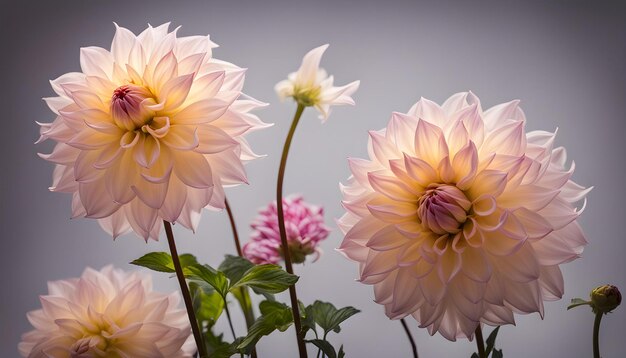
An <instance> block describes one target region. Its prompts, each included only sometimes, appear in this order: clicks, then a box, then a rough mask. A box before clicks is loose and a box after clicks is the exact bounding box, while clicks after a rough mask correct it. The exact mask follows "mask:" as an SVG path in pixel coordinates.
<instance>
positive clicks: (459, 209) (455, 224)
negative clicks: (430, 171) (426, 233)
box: [417, 184, 472, 235]
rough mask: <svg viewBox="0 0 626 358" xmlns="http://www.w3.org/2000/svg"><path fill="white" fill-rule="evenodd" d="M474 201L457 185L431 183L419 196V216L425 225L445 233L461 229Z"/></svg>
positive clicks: (453, 232) (435, 231)
mask: <svg viewBox="0 0 626 358" xmlns="http://www.w3.org/2000/svg"><path fill="white" fill-rule="evenodd" d="M471 207H472V203H471V202H470V201H469V200H468V199H467V197H466V196H465V194H464V193H463V192H462V191H461V190H460V189H459V188H457V187H456V186H454V185H448V184H431V185H429V186H428V187H427V188H426V192H425V193H424V194H423V195H422V196H421V197H420V198H419V200H418V207H417V216H418V218H419V220H420V221H421V224H422V226H423V227H425V228H427V229H429V230H431V231H432V232H434V233H436V234H439V235H445V234H455V233H457V232H459V231H461V228H462V226H463V223H465V220H467V213H468V211H469V210H470V208H471Z"/></svg>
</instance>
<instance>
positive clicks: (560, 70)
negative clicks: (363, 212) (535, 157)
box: [0, 0, 626, 358]
mask: <svg viewBox="0 0 626 358" xmlns="http://www.w3.org/2000/svg"><path fill="white" fill-rule="evenodd" d="M625 10H626V8H625V7H624V6H623V5H621V4H620V2H618V1H595V2H593V3H592V2H584V1H563V2H556V1H552V2H544V1H542V2H539V1H533V2H511V1H472V2H469V1H440V2H435V1H431V2H421V1H420V2H418V1H404V2H402V1H373V0H363V1H356V0H355V1H345V2H339V1H332V0H322V1H307V2H297V1H282V0H271V1H263V2H262V1H219V2H218V1H211V2H204V1H176V2H174V1H117V0H109V1H100V2H96V1H84V0H80V1H79V0H76V1H74V0H72V1H63V2H60V1H58V2H57V1H55V2H53V1H42V2H35V1H20V2H18V1H12V2H2V3H1V4H0V14H1V15H0V44H2V50H3V51H2V54H1V55H0V65H1V67H0V71H1V73H2V76H1V77H0V78H1V80H2V82H1V85H0V96H1V97H0V98H2V108H3V111H2V112H3V115H2V116H3V119H2V128H3V130H2V131H0V135H1V136H2V138H1V140H0V146H1V147H0V148H1V153H3V155H2V156H0V161H1V168H2V174H1V175H0V184H1V187H2V189H1V192H0V193H1V195H2V200H0V203H1V205H2V207H1V211H2V215H1V216H0V217H1V220H2V221H1V224H2V234H1V236H2V238H1V240H2V249H1V250H0V255H1V256H0V257H1V259H0V287H1V289H0V356H2V357H17V356H18V354H17V349H16V346H17V343H18V342H19V340H20V335H21V334H22V333H24V332H26V331H28V330H30V329H31V327H30V325H29V324H28V322H27V320H26V316H25V314H26V312H27V311H30V310H33V309H37V308H39V307H40V304H39V301H38V295H42V294H45V293H46V292H47V289H46V282H47V281H48V280H57V279H62V278H67V277H76V276H79V275H80V274H81V272H82V271H83V269H84V268H85V267H86V266H91V267H94V268H98V269H99V268H101V267H102V266H104V265H107V264H109V263H113V264H115V265H116V266H118V267H121V268H124V269H136V268H135V267H133V266H131V265H128V262H130V261H132V260H133V259H135V258H137V257H139V256H141V255H143V254H144V253H146V252H148V251H166V250H167V243H166V240H165V239H164V237H163V238H162V239H161V241H159V242H149V243H148V244H146V243H145V242H144V241H143V240H142V239H139V238H137V237H134V236H133V235H127V236H124V237H120V238H118V239H117V240H116V241H115V242H114V241H113V240H111V238H110V237H108V236H107V234H106V233H105V232H104V231H102V230H101V229H100V228H99V226H98V224H97V223H96V222H95V221H92V220H86V219H78V220H71V221H70V220H69V216H70V196H69V195H64V194H58V193H50V192H48V190H47V188H48V186H49V185H50V183H51V175H52V169H53V165H52V164H51V163H48V162H45V161H44V160H41V159H40V158H38V157H37V154H36V153H37V152H44V153H48V152H50V150H51V148H52V144H53V143H52V142H46V143H44V144H40V145H37V146H35V145H33V142H34V141H35V140H36V139H37V137H38V126H37V125H36V124H35V121H40V122H51V121H52V120H53V119H54V116H53V114H52V112H50V110H49V109H48V108H47V107H46V105H45V103H44V102H43V101H42V100H41V98H42V97H47V96H51V95H53V91H52V89H51V88H50V85H49V83H48V80H50V79H54V78H56V77H58V76H59V75H61V74H63V73H66V72H71V71H77V70H79V69H80V67H79V48H80V47H82V46H92V45H94V46H101V47H105V48H109V46H110V43H111V40H112V38H113V34H114V26H113V21H115V22H117V23H118V24H120V25H121V26H124V27H127V28H129V29H130V30H132V31H134V32H135V33H139V32H140V31H142V30H143V29H144V28H145V27H146V25H147V23H150V24H152V25H159V24H161V23H164V22H168V21H171V22H172V26H173V27H177V26H182V28H181V29H180V31H179V35H183V36H187V35H196V34H211V39H212V40H214V41H215V42H217V43H218V44H220V46H221V47H219V48H218V49H215V50H214V56H215V57H217V58H219V59H223V60H226V61H230V62H233V63H235V64H237V65H239V66H241V67H246V68H248V69H249V70H248V73H247V80H246V85H245V89H244V90H245V92H246V93H247V94H249V95H251V96H253V97H256V98H258V99H260V100H262V101H265V102H269V103H271V106H269V107H268V108H266V109H264V110H262V111H260V112H259V115H260V117H261V118H262V119H263V120H264V121H266V122H273V123H275V126H274V127H272V128H269V129H267V130H264V131H261V132H257V133H254V134H252V135H251V136H249V140H250V142H251V144H252V147H253V148H254V149H255V151H256V152H258V153H264V154H267V157H266V158H264V159H261V160H257V161H254V162H252V163H250V164H249V165H248V167H247V169H248V176H249V180H250V183H251V184H250V185H249V186H241V187H237V188H232V189H228V190H227V196H228V199H229V200H230V203H231V205H232V207H233V209H234V211H235V215H236V219H237V224H238V226H239V230H240V234H241V236H242V237H243V241H247V239H248V237H249V233H250V228H249V223H250V221H251V220H252V219H253V217H254V216H255V215H256V212H257V209H258V208H259V207H261V206H264V205H266V204H267V203H268V202H269V201H271V200H272V199H273V198H274V191H275V180H276V172H277V168H278V162H279V158H280V150H281V145H282V142H283V140H284V137H285V135H286V133H287V130H288V126H289V123H290V120H291V118H292V116H293V112H294V110H295V105H294V104H293V103H290V102H288V103H280V102H279V101H278V100H277V98H276V95H275V94H274V91H273V86H274V84H275V83H276V82H278V81H280V80H282V79H283V78H285V77H286V75H287V73H289V72H291V71H295V70H296V69H297V68H298V66H299V64H300V61H301V58H302V56H303V55H304V54H305V53H306V52H307V51H308V50H310V49H312V48H313V47H316V46H318V45H321V44H324V43H330V45H331V46H330V48H329V49H328V51H327V52H326V55H325V56H324V58H323V61H322V65H323V67H325V68H326V69H327V70H328V71H329V72H330V73H331V74H334V75H335V83H336V84H339V85H343V84H346V83H348V82H350V81H353V80H356V79H360V80H361V88H360V89H359V91H358V92H357V93H356V95H355V100H356V102H357V106H356V107H339V108H336V109H335V110H334V111H333V113H332V115H331V117H330V120H329V121H328V122H327V123H326V124H324V125H321V124H320V122H319V120H318V119H317V114H316V113H314V111H313V110H310V109H309V110H307V111H306V112H305V114H304V117H303V120H302V121H301V124H300V127H299V128H298V131H297V133H296V136H295V142H294V144H293V147H292V148H293V149H292V152H291V155H290V161H289V164H288V167H287V175H286V179H285V180H286V185H285V192H286V194H288V193H295V192H298V193H302V194H304V197H305V199H306V200H307V201H310V202H313V203H316V204H319V205H323V206H324V207H325V209H326V219H327V224H328V225H330V226H332V227H335V224H334V220H335V219H336V218H338V217H340V216H341V215H342V213H343V210H342V208H341V206H340V193H339V189H338V183H339V182H341V181H345V179H346V178H347V177H348V175H349V171H348V166H347V162H346V158H347V157H365V156H366V143H367V131H368V130H370V129H379V128H382V127H384V126H385V125H386V123H387V121H388V119H389V117H390V114H391V112H392V111H402V112H405V111H406V110H408V109H409V107H410V106H411V105H412V104H413V103H415V102H416V101H417V100H418V99H419V98H420V97H421V96H423V97H426V98H429V99H432V100H434V101H436V102H438V103H442V102H443V101H444V100H445V99H446V98H447V97H449V96H450V95H452V94H453V93H456V92H459V91H466V90H472V91H474V92H475V93H476V94H477V95H478V96H479V97H480V99H481V101H482V104H483V108H488V107H491V106H493V105H496V104H498V103H501V102H505V101H509V100H512V99H520V100H521V101H522V108H523V109H524V111H525V113H526V115H527V118H528V123H527V129H528V130H534V129H544V130H550V131H552V130H554V129H555V128H557V127H558V128H559V133H558V136H557V144H558V145H563V146H565V147H566V148H567V150H568V154H569V158H570V160H571V159H575V160H576V164H577V167H576V172H575V174H574V180H575V181H577V182H578V183H580V184H582V185H585V186H592V185H593V186H595V189H594V190H593V191H592V192H591V194H590V195H589V202H588V206H587V210H586V212H585V213H584V214H583V215H582V217H581V219H580V222H581V224H582V226H583V228H584V229H585V231H586V233H587V235H588V240H589V245H588V247H587V248H586V249H585V252H584V254H583V257H582V258H581V259H579V260H576V261H574V262H572V263H569V264H566V265H564V266H562V270H563V273H564V278H565V296H564V297H563V299H562V300H561V301H557V302H551V303H547V304H546V314H545V319H544V320H541V318H540V317H539V315H538V314H534V315H528V316H518V317H517V326H515V327H514V326H505V327H502V329H501V330H500V335H499V337H498V346H500V347H502V348H503V349H504V354H505V356H507V357H589V356H591V333H592V321H593V315H592V313H591V312H590V310H587V309H577V310H573V311H571V312H566V306H567V304H568V303H569V300H570V299H571V298H573V297H583V298H584V297H586V296H587V294H588V292H589V290H590V289H591V288H593V287H595V286H597V285H600V284H604V283H612V284H615V285H617V286H619V287H621V288H622V291H626V259H625V255H626V235H624V227H623V226H622V225H624V217H625V216H626V190H624V189H623V188H624V178H625V177H626V160H625V159H624V158H625V155H626V141H625V140H624V133H625V132H626V124H625V119H626V118H624V109H623V108H624V103H625V98H626V22H625V21H624V18H625V17H624V15H626V11H625ZM175 235H176V238H177V242H178V245H179V251H180V252H193V253H194V254H196V255H197V256H198V257H199V258H200V259H201V260H204V261H205V262H208V263H210V264H212V265H217V264H218V263H219V262H220V261H221V260H222V258H223V255H224V254H226V253H231V254H232V253H234V252H235V249H234V246H233V243H232V238H231V232H230V228H229V225H228V220H227V216H226V214H225V213H224V212H209V211H205V213H204V215H203V218H202V221H201V224H200V227H199V229H198V231H197V232H196V233H195V234H193V233H192V232H189V231H186V230H184V229H183V228H180V227H176V228H175ZM341 239H342V236H341V233H340V232H339V230H338V229H336V227H335V230H334V231H333V233H332V234H331V236H330V237H329V239H328V240H327V241H326V242H324V243H323V245H322V247H323V249H324V251H325V254H324V255H323V257H322V258H321V259H320V260H319V261H318V262H316V263H307V264H306V265H304V266H302V265H300V266H297V267H296V271H297V272H296V273H297V274H299V275H300V276H301V279H300V282H299V285H298V291H299V296H300V299H301V300H302V301H304V302H305V303H311V302H313V300H315V299H321V300H324V301H330V302H333V303H334V304H335V305H337V306H346V305H352V306H355V307H357V308H359V309H361V310H362V312H361V313H360V314H358V315H356V316H354V317H353V318H351V319H350V320H348V321H347V322H346V323H345V324H344V325H343V326H342V328H343V329H342V332H341V334H340V335H331V338H330V339H331V341H333V342H334V343H336V344H337V346H338V345H339V344H340V343H341V344H343V345H344V347H345V350H346V352H347V356H348V357H383V356H384V357H409V356H410V346H409V344H408V341H407V339H406V336H405V333H404V331H403V330H402V327H401V325H400V323H399V322H397V321H390V320H388V319H387V318H386V316H385V315H384V313H383V308H382V306H379V305H377V304H375V303H374V302H373V301H372V298H373V292H372V288H371V287H369V286H365V285H362V284H360V283H357V282H355V280H354V279H355V278H356V274H357V269H356V265H355V264H354V263H352V262H349V261H347V260H345V259H344V258H343V257H341V256H340V255H339V254H337V253H336V252H335V251H334V248H335V247H337V246H338V245H339V243H340V241H341ZM154 278H155V281H156V283H157V284H156V287H157V288H158V289H159V290H163V291H169V290H176V289H177V285H176V281H175V280H174V279H170V278H168V275H166V274H162V275H160V274H156V273H155V274H154ZM282 298H283V299H284V301H285V302H286V301H288V297H287V296H283V297H282ZM235 320H236V324H237V330H238V332H239V333H240V334H243V333H244V328H243V327H244V324H243V319H242V317H241V315H238V314H237V315H235ZM408 322H409V324H410V327H411V329H412V330H413V332H414V334H415V336H416V340H417V344H418V348H419V352H420V356H421V357H442V356H445V357H469V356H470V355H471V352H473V351H474V350H475V345H474V343H473V342H468V341H466V340H461V341H458V342H455V343H451V342H448V341H446V340H445V339H443V338H442V337H441V336H439V335H436V336H434V337H430V336H429V335H428V333H427V332H426V330H424V329H419V328H418V327H417V323H416V322H415V321H414V320H412V319H408ZM218 328H219V329H221V330H222V331H224V332H228V330H227V326H226V323H225V321H223V322H220V324H219V326H218ZM487 331H489V329H487ZM624 332H626V307H620V308H618V309H617V311H616V312H614V313H613V314H610V315H608V316H607V317H605V319H604V320H603V323H602V332H601V346H602V353H603V356H604V357H605V358H610V357H623V356H624V352H625V351H626V343H625V342H624ZM226 336H229V334H228V333H227V334H226ZM293 336H294V333H293V330H290V331H288V332H287V333H285V334H274V335H271V336H269V337H268V338H265V339H263V340H261V342H260V345H259V346H258V351H259V354H260V356H261V357H294V356H296V351H297V350H296V345H295V339H294V337H293Z"/></svg>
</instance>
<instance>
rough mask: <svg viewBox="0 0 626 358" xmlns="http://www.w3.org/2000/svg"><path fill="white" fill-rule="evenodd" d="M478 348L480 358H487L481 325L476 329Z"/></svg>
mask: <svg viewBox="0 0 626 358" xmlns="http://www.w3.org/2000/svg"><path fill="white" fill-rule="evenodd" d="M474 333H475V334H476V347H477V348H478V357H479V358H487V353H485V340H484V339H483V330H482V328H480V324H479V325H478V327H476V331H475V332H474Z"/></svg>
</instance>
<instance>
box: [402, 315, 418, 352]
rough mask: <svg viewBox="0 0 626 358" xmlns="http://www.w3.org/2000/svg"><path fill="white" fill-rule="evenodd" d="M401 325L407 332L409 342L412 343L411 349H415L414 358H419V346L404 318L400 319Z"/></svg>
mask: <svg viewBox="0 0 626 358" xmlns="http://www.w3.org/2000/svg"><path fill="white" fill-rule="evenodd" d="M400 323H402V327H404V331H405V332H406V335H407V337H409V342H410V343H411V348H412V349H413V358H418V355H417V346H416V345H415V340H414V339H413V335H412V334H411V331H410V330H409V326H408V325H407V324H406V321H405V320H404V318H402V319H400Z"/></svg>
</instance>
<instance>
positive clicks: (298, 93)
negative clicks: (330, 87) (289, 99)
mask: <svg viewBox="0 0 626 358" xmlns="http://www.w3.org/2000/svg"><path fill="white" fill-rule="evenodd" d="M293 92H294V94H293V98H294V99H295V100H296V101H297V102H298V103H300V104H301V105H303V106H305V107H310V106H315V105H316V104H317V102H319V96H320V93H321V92H322V89H321V88H320V86H309V87H300V86H296V87H295V88H294V91H293Z"/></svg>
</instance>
